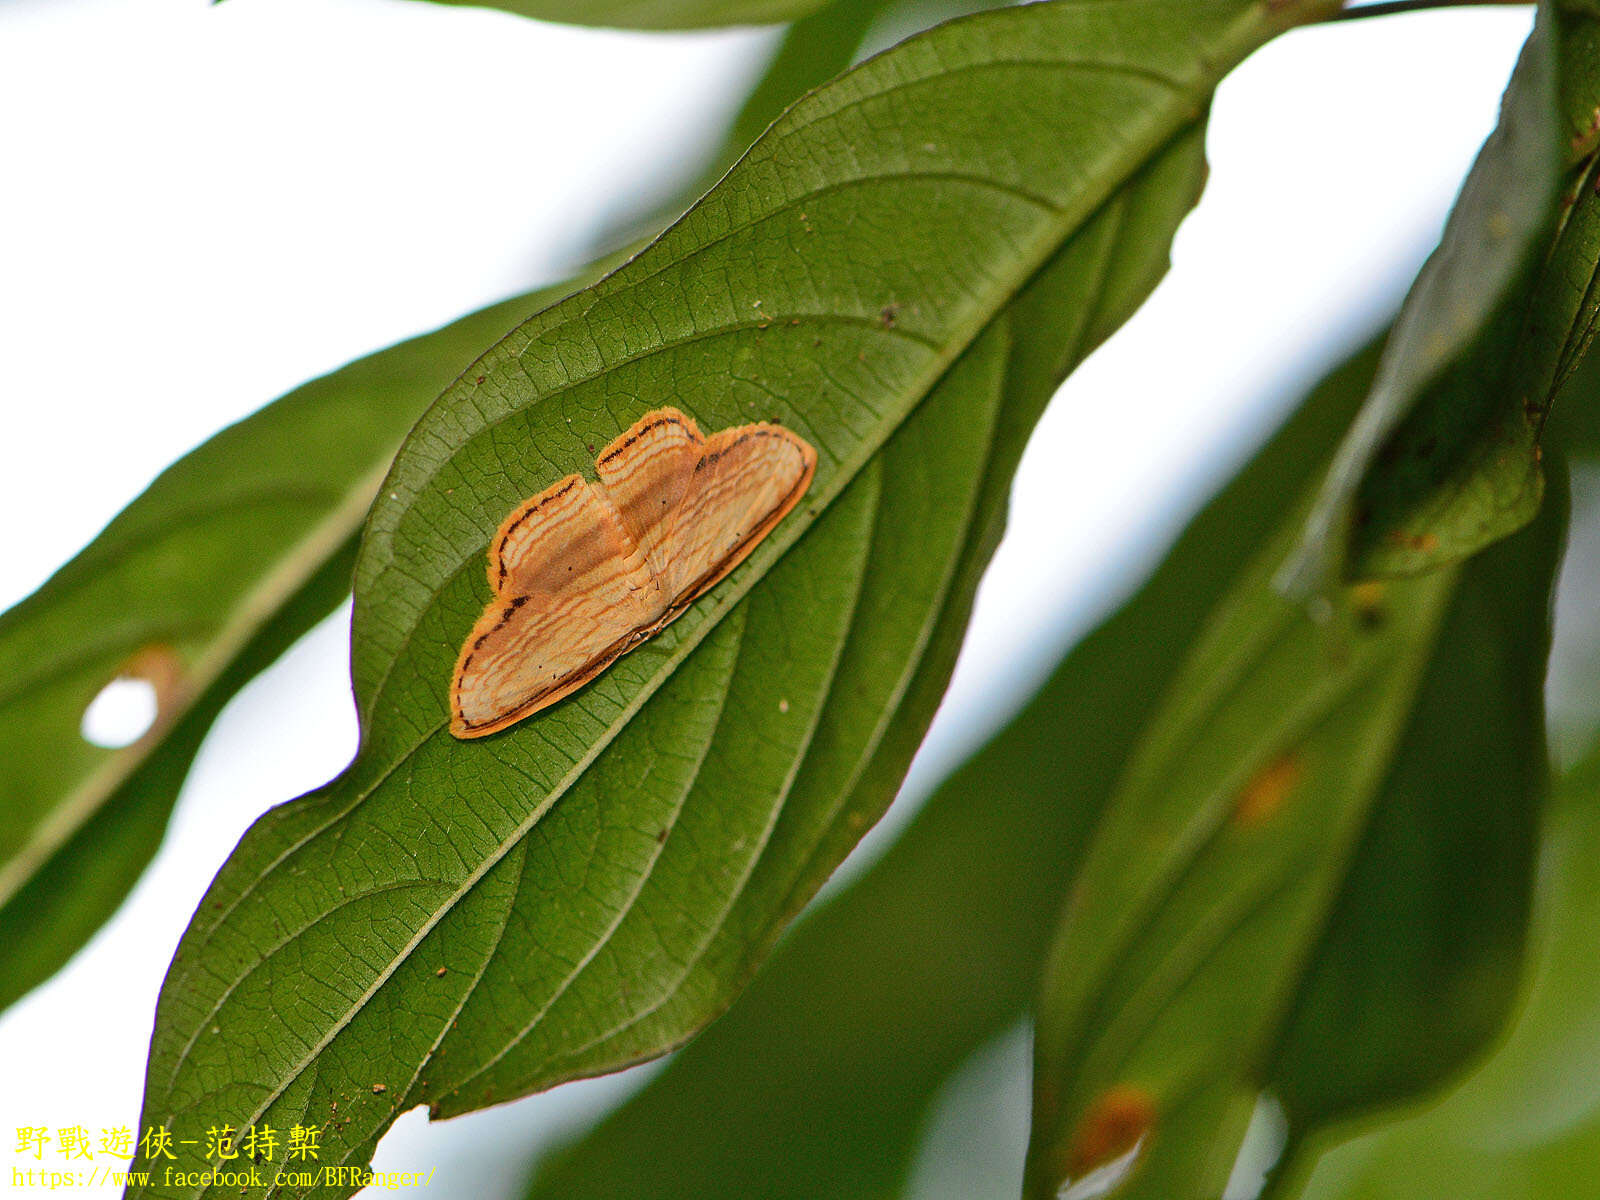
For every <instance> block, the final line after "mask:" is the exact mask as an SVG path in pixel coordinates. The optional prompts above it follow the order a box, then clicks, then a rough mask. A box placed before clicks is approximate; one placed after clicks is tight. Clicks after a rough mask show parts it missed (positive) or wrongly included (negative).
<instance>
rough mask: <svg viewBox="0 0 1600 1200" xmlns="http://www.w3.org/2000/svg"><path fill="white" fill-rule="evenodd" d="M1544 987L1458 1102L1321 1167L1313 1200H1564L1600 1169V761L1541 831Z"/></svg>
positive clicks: (1450, 1099) (1587, 765)
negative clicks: (1599, 985)
mask: <svg viewBox="0 0 1600 1200" xmlns="http://www.w3.org/2000/svg"><path fill="white" fill-rule="evenodd" d="M1541 824H1542V838H1541V846H1540V851H1539V868H1540V869H1539V887H1538V896H1537V903H1536V909H1535V920H1534V938H1533V945H1532V947H1531V950H1532V955H1531V958H1532V968H1531V978H1530V979H1529V981H1528V987H1527V989H1526V993H1525V996H1524V999H1523V1001H1522V1004H1521V1005H1520V1007H1519V1011H1518V1013H1517V1016H1516V1018H1515V1020H1514V1021H1513V1022H1512V1023H1511V1025H1510V1028H1509V1030H1508V1032H1507V1035H1506V1037H1505V1038H1504V1039H1503V1041H1502V1042H1501V1044H1500V1045H1499V1046H1498V1047H1497V1048H1496V1050H1495V1051H1494V1053H1493V1054H1492V1055H1491V1056H1489V1057H1488V1058H1487V1059H1486V1060H1485V1061H1484V1062H1483V1063H1482V1064H1481V1065H1479V1066H1478V1067H1477V1068H1476V1069H1475V1070H1474V1071H1473V1072H1472V1074H1471V1075H1470V1076H1469V1077H1468V1078H1467V1079H1465V1080H1463V1081H1462V1082H1461V1083H1460V1084H1459V1085H1458V1086H1457V1087H1455V1088H1454V1089H1453V1090H1452V1091H1451V1092H1450V1093H1449V1094H1448V1095H1447V1096H1445V1097H1444V1098H1443V1099H1441V1100H1438V1101H1436V1102H1433V1103H1430V1104H1428V1105H1426V1106H1423V1107H1420V1108H1419V1109H1418V1111H1416V1112H1415V1113H1414V1114H1412V1115H1409V1116H1407V1117H1405V1118H1404V1119H1400V1120H1392V1121H1390V1122H1387V1123H1385V1124H1382V1125H1380V1126H1378V1127H1377V1128H1375V1129H1374V1130H1372V1131H1371V1132H1368V1133H1366V1134H1364V1135H1362V1136H1359V1137H1357V1138H1355V1139H1354V1140H1352V1141H1349V1142H1348V1143H1346V1144H1345V1145H1342V1146H1338V1147H1336V1148H1334V1149H1332V1150H1330V1151H1329V1152H1328V1153H1326V1154H1325V1155H1323V1156H1322V1157H1321V1158H1318V1159H1316V1160H1315V1170H1314V1171H1312V1172H1311V1174H1310V1179H1309V1182H1307V1183H1306V1184H1305V1185H1304V1186H1303V1188H1298V1187H1297V1188H1295V1189H1293V1190H1291V1189H1289V1188H1285V1191H1284V1194H1286V1195H1289V1194H1293V1195H1299V1196H1302V1197H1304V1200H1391V1198H1392V1200H1402V1198H1403V1200H1480V1198H1481V1200H1491V1198H1492V1200H1564V1198H1567V1197H1573V1198H1575V1197H1579V1196H1587V1195H1589V1194H1591V1193H1592V1191H1593V1188H1594V1181H1595V1163H1596V1161H1597V1160H1600V1081H1597V1078H1596V1075H1595V1072H1594V1069H1593V1064H1594V1063H1595V1061H1596V1059H1597V1057H1600V993H1597V990H1596V988H1595V980H1596V979H1597V978H1600V941H1597V940H1596V938H1595V930H1596V929H1597V928H1600V754H1593V755H1591V756H1590V758H1589V759H1588V760H1587V761H1586V762H1584V763H1582V764H1580V765H1579V766H1577V767H1576V768H1574V769H1573V770H1572V771H1571V772H1570V774H1569V775H1568V776H1567V777H1566V778H1565V779H1564V780H1563V782H1562V783H1561V785H1560V786H1559V787H1558V788H1557V790H1556V793H1555V796H1554V797H1553V799H1552V801H1551V805H1550V811H1549V812H1548V813H1546V814H1545V817H1544V819H1543V821H1542V823H1541Z"/></svg>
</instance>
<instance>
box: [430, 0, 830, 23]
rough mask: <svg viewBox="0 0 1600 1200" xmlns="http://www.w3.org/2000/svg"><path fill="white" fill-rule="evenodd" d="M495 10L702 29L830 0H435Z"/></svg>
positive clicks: (780, 18) (760, 19)
mask: <svg viewBox="0 0 1600 1200" xmlns="http://www.w3.org/2000/svg"><path fill="white" fill-rule="evenodd" d="M436 2H437V3H440V4H459V5H465V6H470V7H474V8H499V9H504V10H505V11H506V12H513V13H517V14H519V15H520V16H524V17H534V18H536V19H537V20H540V21H561V22H565V23H567V24H570V25H600V26H609V27H612V28H618V29H707V28H715V27H717V26H722V25H777V24H781V23H783V22H785V21H796V20H799V19H800V18H802V17H806V16H809V15H810V14H811V13H814V12H816V11H817V10H819V9H821V8H824V7H826V6H827V4H828V3H829V2H830V0H436Z"/></svg>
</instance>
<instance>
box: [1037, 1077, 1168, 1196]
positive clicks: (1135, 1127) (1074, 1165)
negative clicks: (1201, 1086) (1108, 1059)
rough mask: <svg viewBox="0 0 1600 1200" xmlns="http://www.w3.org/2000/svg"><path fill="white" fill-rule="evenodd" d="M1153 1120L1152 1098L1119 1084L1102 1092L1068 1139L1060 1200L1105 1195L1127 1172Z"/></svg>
mask: <svg viewBox="0 0 1600 1200" xmlns="http://www.w3.org/2000/svg"><path fill="white" fill-rule="evenodd" d="M1155 1119H1156V1102H1155V1098H1154V1097H1153V1096H1151V1095H1150V1093H1149V1092H1147V1091H1146V1090H1145V1089H1144V1088H1142V1087H1136V1086H1134V1085H1133V1084H1131V1083H1119V1084H1118V1085H1117V1086H1116V1087H1113V1088H1107V1089H1106V1090H1105V1091H1104V1092H1102V1093H1101V1094H1100V1096H1099V1098H1098V1099H1097V1100H1095V1102H1094V1103H1093V1104H1092V1105H1090V1106H1089V1111H1088V1112H1086V1113H1084V1114H1083V1119H1082V1120H1081V1121H1079V1122H1078V1127H1077V1129H1076V1130H1075V1131H1074V1133H1073V1135H1072V1146H1071V1149H1070V1151H1069V1153H1068V1158H1067V1182H1065V1183H1064V1184H1062V1186H1061V1189H1060V1191H1059V1192H1058V1193H1057V1195H1058V1196H1059V1197H1060V1200H1093V1198H1094V1197H1096V1196H1106V1195H1109V1194H1110V1193H1111V1191H1112V1190H1113V1189H1115V1188H1116V1187H1117V1186H1118V1185H1120V1184H1121V1183H1122V1181H1123V1180H1125V1179H1126V1178H1127V1177H1128V1175H1129V1173H1130V1172H1131V1171H1132V1170H1133V1168H1134V1164H1135V1163H1136V1162H1137V1161H1138V1158H1139V1151H1140V1149H1141V1147H1143V1145H1144V1140H1145V1135H1146V1134H1148V1133H1149V1132H1150V1127H1151V1125H1153V1124H1154V1123H1155Z"/></svg>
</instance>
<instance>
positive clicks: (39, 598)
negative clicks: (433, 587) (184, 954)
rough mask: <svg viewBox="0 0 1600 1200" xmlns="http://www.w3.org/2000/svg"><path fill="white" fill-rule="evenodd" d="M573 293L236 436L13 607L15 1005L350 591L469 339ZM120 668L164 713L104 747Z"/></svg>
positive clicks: (235, 429) (5, 702)
mask: <svg viewBox="0 0 1600 1200" xmlns="http://www.w3.org/2000/svg"><path fill="white" fill-rule="evenodd" d="M581 282H583V280H581V279H580V280H578V281H575V283H574V284H573V286H577V285H578V283H581ZM568 290H570V288H555V289H549V290H541V291H537V292H532V293H529V294H528V295H526V296H518V297H516V298H514V299H511V300H507V301H504V302H503V303H501V304H497V305H494V306H492V307H490V308H487V309H484V310H482V311H480V312H477V313H474V314H472V315H471V316H468V317H464V318H462V319H461V320H460V321H457V322H455V323H454V324H452V325H449V326H447V327H445V328H444V329H441V330H439V331H437V332H435V333H431V334H426V335H424V336H422V337H419V338H414V339H412V340H410V341H407V342H402V343H400V344H399V345H397V346H394V347H391V348H390V349H388V350H383V351H380V352H378V353H377V354H374V355H371V356H369V357H367V358H364V359H361V360H359V361H357V362H354V363H352V364H350V365H349V366H347V367H344V368H342V369H341V370H339V371H335V372H334V373H333V374H331V375H328V376H325V377H323V378H321V379H317V380H314V381H312V382H311V383H308V384H306V385H305V386H304V387H301V388H298V389H296V390H295V391H293V392H291V393H290V394H289V395H287V396H285V397H283V399H281V400H279V401H277V402H276V403H274V404H271V405H269V406H267V407H266V408H264V409H262V410H261V411H260V412H258V413H256V414H255V415H254V416H251V417H248V418H246V419H245V420H243V421H241V422H239V423H238V424H237V425H234V426H232V427H230V428H228V429H226V430H224V431H223V432H221V433H219V434H218V435H217V436H216V437H214V438H212V439H211V440H210V441H208V442H206V443H205V444H204V445H202V446H200V447H199V448H197V449H196V450H194V451H193V452H191V453H190V454H188V455H186V456H185V457H184V458H182V459H180V460H179V461H178V462H176V463H174V464H173V465H172V466H171V467H169V468H168V469H167V470H166V471H164V472H163V473H162V474H161V476H160V477H159V478H158V479H156V481H155V482H154V483H152V484H151V486H150V488H149V489H148V490H147V491H146V492H145V493H144V494H143V495H142V496H140V497H139V498H138V499H137V500H135V501H134V502H133V503H132V504H130V505H129V506H128V507H127V508H126V509H124V510H123V511H122V512H121V513H120V514H118V516H117V517H116V518H115V519H114V520H113V521H112V522H111V524H109V525H108V526H107V527H106V529H105V530H104V532H102V533H101V534H100V535H99V536H98V537H96V538H95V540H94V541H93V542H91V543H90V544H89V545H88V546H87V547H85V548H84V550H83V552H82V553H81V554H79V555H78V556H77V557H76V558H74V559H73V560H72V561H71V562H69V563H68V564H67V565H66V566H64V567H62V568H61V570H60V571H58V572H57V573H56V574H55V575H54V576H53V577H52V578H51V579H50V580H49V582H47V583H46V584H45V585H44V586H43V587H41V588H40V589H39V590H38V591H37V592H35V593H34V594H33V595H31V596H29V597H28V598H27V599H26V600H24V601H22V603H20V604H18V605H17V606H16V607H14V608H12V609H10V610H9V611H7V612H6V613H5V614H4V615H3V616H0V938H3V939H4V942H5V945H6V955H5V958H4V962H3V964H0V1006H4V1005H5V1004H9V1003H10V1002H11V1001H13V1000H15V999H16V998H17V997H18V996H20V995H22V994H23V993H24V992H26V991H27V990H28V989H29V988H31V987H33V986H34V985H35V984H36V983H38V982H39V981H40V980H42V979H44V978H46V977H47V976H49V975H50V974H51V973H52V972H53V971H55V970H56V969H57V968H58V967H59V966H60V965H61V964H62V963H64V962H65V961H66V960H67V959H68V958H69V957H71V955H72V954H73V952H74V951H76V950H77V949H78V947H79V946H81V945H82V944H83V942H84V941H85V940H86V939H87V938H88V937H89V935H90V934H91V933H93V932H94V930H95V929H96V928H98V927H99V925H100V924H101V922H102V921H104V920H105V919H106V917H108V916H109V915H110V914H111V913H112V911H114V910H115V908H116V907H117V905H118V904H119V903H121V901H122V898H123V896H124V895H125V894H126V893H127V890H128V888H130V887H131V886H132V884H133V881H134V880H135V879H136V878H138V876H139V873H140V872H141V871H142V870H143V869H144V867H145V864H146V863H148V862H149V860H150V857H151V855H152V854H153V853H154V852H155V848H156V846H157V844H158V843H159V842H160V840H161V835H162V831H163V830H164V829H165V827H166V823H167V817H168V815H169V814H170V812H171V810H172V804H173V801H174V800H175V799H176V798H177V793H178V787H179V785H180V784H181V783H182V781H183V777H184V775H185V774H186V773H187V772H188V769H189V765H190V763H191V762H192V761H193V759H194V756H195V752H196V750H198V748H199V745H200V742H201V740H202V739H203V738H204V737H205V734H206V731H207V730H208V729H209V728H210V727H211V724H212V722H213V721H214V720H215V719H216V716H217V713H218V712H219V711H220V710H221V709H222V706H223V705H224V704H226V703H227V701H228V700H229V699H230V698H231V697H232V696H233V695H234V693H236V692H237V691H238V690H239V688H240V687H242V686H243V685H244V684H245V683H246V682H247V681H248V680H249V679H250V678H251V677H252V676H254V675H255V674H256V673H257V672H259V671H261V670H262V669H263V668H265V667H266V666H267V665H268V664H269V663H271V662H272V661H273V660H274V659H276V658H277V657H278V655H279V654H281V653H282V652H283V651H284V650H285V649H286V648H287V647H288V646H289V644H290V643H291V642H293V641H294V639H295V638H297V637H299V636H300V634H302V633H304V632H305V631H306V630H307V629H309V628H310V627H311V626H312V625H313V624H315V623H316V622H317V621H318V620H319V619H321V618H322V617H323V616H325V615H326V614H327V613H329V612H331V611H332V610H333V609H334V607H335V606H336V605H338V603H339V602H340V601H341V600H342V599H343V598H344V597H345V596H346V595H347V594H348V593H349V590H350V572H351V566H352V563H353V561H354V558H355V548H356V541H357V537H358V534H359V531H360V528H361V522H362V520H363V519H364V518H365V516H366V512H367V508H368V506H369V504H370V503H371V500H372V497H373V495H374V494H375V492H376V490H377V486H378V482H379V480H380V479H381V477H382V475H383V473H384V472H385V471H386V470H387V469H388V465H389V462H390V460H391V459H392V458H393V455H394V451H395V448H396V447H397V446H398V445H399V444H400V439H401V437H402V436H403V435H404V434H405V431H406V430H407V429H408V428H410V426H411V424H412V423H413V422H414V421H415V420H416V419H417V417H418V416H420V415H421V413H422V411H423V409H424V408H426V407H427V405H428V403H429V401H431V400H432V399H433V398H434V397H435V396H436V395H437V394H438V393H439V391H440V390H442V389H443V387H444V386H445V385H446V384H447V383H449V382H450V380H451V379H453V378H454V377H455V375H456V373H457V372H458V371H459V370H460V367H461V364H462V363H463V362H465V361H467V360H468V359H469V358H470V356H471V355H472V354H473V353H475V352H477V351H478V350H481V348H482V347H483V346H484V345H485V344H487V343H488V342H490V341H492V340H493V339H494V338H495V337H497V336H499V335H501V334H503V333H504V332H505V331H506V330H507V329H509V328H511V327H512V326H514V325H515V324H516V323H517V322H518V321H519V320H521V319H524V318H526V317H527V316H528V315H529V314H530V313H532V312H535V311H537V310H538V309H540V308H543V307H544V306H546V305H547V304H549V303H550V302H551V301H553V300H555V299H558V298H559V297H560V296H562V295H564V294H566V291H568ZM308 448H314V449H308ZM119 675H127V676H131V677H134V678H141V679H146V680H147V681H148V682H149V683H150V684H151V685H152V687H153V688H154V690H155V692H156V698H157V701H158V711H157V713H156V717H155V722H154V724H153V725H152V726H151V727H150V729H149V731H148V732H146V733H145V734H144V735H143V736H142V737H140V738H139V739H138V740H137V741H135V742H133V743H132V744H131V745H128V746H126V747H123V748H120V749H112V748H107V747H103V746H96V745H93V744H91V743H90V742H89V741H87V740H86V739H85V737H84V735H83V731H82V730H83V720H84V712H85V710H86V709H87V707H88V706H89V704H90V703H91V701H93V700H94V698H95V696H96V694H97V693H99V692H100V690H101V689H102V688H103V687H105V686H106V685H107V684H108V683H109V682H111V681H112V680H113V679H114V678H116V677H118V676H119Z"/></svg>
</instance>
